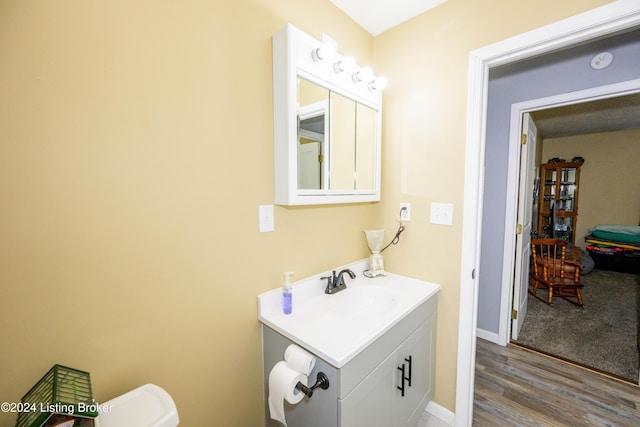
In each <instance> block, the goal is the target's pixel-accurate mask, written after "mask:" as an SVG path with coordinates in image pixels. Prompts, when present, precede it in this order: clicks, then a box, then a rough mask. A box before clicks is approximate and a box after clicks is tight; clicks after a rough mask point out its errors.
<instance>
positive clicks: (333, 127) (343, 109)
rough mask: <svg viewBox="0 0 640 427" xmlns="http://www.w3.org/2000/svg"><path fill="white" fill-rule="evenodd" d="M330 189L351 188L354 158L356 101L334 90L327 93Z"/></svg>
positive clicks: (353, 184)
mask: <svg viewBox="0 0 640 427" xmlns="http://www.w3.org/2000/svg"><path fill="white" fill-rule="evenodd" d="M329 97H330V100H331V102H330V103H329V111H330V120H329V129H330V132H331V137H330V140H331V143H330V144H329V151H330V157H329V168H330V170H331V175H330V176H331V177H330V189H331V190H353V189H354V188H355V183H354V178H355V176H354V167H355V159H356V120H355V119H356V103H355V101H354V100H352V99H349V98H347V97H345V96H342V95H340V94H338V93H336V92H331V94H330V95H329Z"/></svg>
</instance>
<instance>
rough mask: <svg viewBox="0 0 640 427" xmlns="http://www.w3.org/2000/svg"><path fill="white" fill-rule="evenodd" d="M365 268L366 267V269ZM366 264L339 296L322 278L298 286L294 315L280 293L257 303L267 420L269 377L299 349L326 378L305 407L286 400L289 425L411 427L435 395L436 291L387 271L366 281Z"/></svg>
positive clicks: (273, 423) (434, 287)
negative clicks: (325, 383)
mask: <svg viewBox="0 0 640 427" xmlns="http://www.w3.org/2000/svg"><path fill="white" fill-rule="evenodd" d="M363 264H364V265H363ZM364 266H366V262H364V263H359V264H355V265H352V266H349V267H348V268H350V269H352V270H353V271H354V272H356V274H357V278H356V279H354V280H351V281H348V283H347V289H346V290H344V291H341V292H339V293H337V294H335V295H327V294H325V293H324V285H323V283H324V282H322V281H321V280H320V276H323V275H327V273H324V274H323V275H318V276H314V277H312V278H309V279H305V280H303V281H301V282H298V283H296V284H295V285H294V286H293V293H294V304H293V313H292V314H291V315H285V314H283V313H282V309H281V307H280V304H279V299H278V297H279V296H280V294H281V292H280V290H275V291H272V292H267V293H265V294H262V295H260V297H259V318H260V321H261V322H262V332H263V363H264V393H265V420H266V424H265V425H266V426H268V427H280V426H281V424H280V423H279V422H276V421H274V420H272V419H271V417H270V414H269V407H268V404H267V400H268V393H269V384H268V381H269V373H270V371H271V369H272V368H273V366H274V365H275V364H276V363H277V362H279V361H281V360H283V355H284V351H285V349H286V348H287V347H288V346H289V345H290V344H296V345H298V346H299V347H302V348H303V349H305V350H307V351H308V352H309V353H311V354H313V355H315V356H316V358H317V359H316V364H315V367H314V369H313V371H312V372H311V374H310V375H309V386H311V385H312V384H313V382H314V381H315V379H316V374H317V373H318V372H323V373H324V374H326V376H327V378H328V379H329V384H330V386H329V388H328V389H327V390H322V389H316V390H315V391H314V393H313V396H312V397H310V398H308V397H305V398H304V399H303V400H302V401H301V402H300V403H298V404H296V405H290V404H288V403H286V402H285V415H286V419H287V424H288V426H289V427H332V426H336V427H358V426H362V427H364V426H366V427H375V426H380V427H389V426H403V427H404V426H412V427H414V426H415V425H416V423H417V421H418V419H420V417H421V416H422V414H423V413H424V410H425V408H426V405H427V403H428V401H429V400H430V399H431V398H432V396H433V386H434V360H435V327H436V304H437V297H436V295H437V292H438V291H439V289H440V287H439V286H438V285H435V284H433V283H428V282H424V281H421V280H416V279H411V278H407V277H404V276H399V275H395V274H390V273H387V274H386V276H384V277H382V276H381V277H377V278H366V277H364V276H362V270H363V269H364V268H363V267H364Z"/></svg>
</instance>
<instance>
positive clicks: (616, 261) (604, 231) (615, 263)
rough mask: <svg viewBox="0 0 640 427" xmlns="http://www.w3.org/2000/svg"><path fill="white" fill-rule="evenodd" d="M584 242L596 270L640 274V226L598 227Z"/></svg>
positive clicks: (590, 232) (591, 231) (611, 225)
mask: <svg viewBox="0 0 640 427" xmlns="http://www.w3.org/2000/svg"><path fill="white" fill-rule="evenodd" d="M584 240H585V242H586V249H587V252H589V255H590V256H591V258H593V260H594V261H595V264H596V265H595V268H597V269H600V270H609V271H618V272H621V273H632V274H640V225H617V224H603V225H597V226H595V227H593V228H591V229H590V230H589V235H588V236H586V237H585V238H584Z"/></svg>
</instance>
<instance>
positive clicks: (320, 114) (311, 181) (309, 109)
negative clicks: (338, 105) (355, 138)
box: [297, 78, 329, 190]
mask: <svg viewBox="0 0 640 427" xmlns="http://www.w3.org/2000/svg"><path fill="white" fill-rule="evenodd" d="M297 105H298V106H299V109H298V117H297V122H298V144H297V155H298V157H297V160H298V167H297V170H298V173H297V175H298V180H297V181H298V186H297V188H298V189H300V190H322V189H326V188H328V178H329V177H328V174H327V172H326V167H327V164H326V162H325V161H324V159H325V158H326V157H327V156H326V150H327V146H328V142H329V140H328V137H327V135H326V130H327V129H328V128H329V124H328V123H329V90H328V89H326V88H323V87H321V86H318V85H316V84H314V83H312V82H310V81H308V80H305V79H303V78H298V91H297Z"/></svg>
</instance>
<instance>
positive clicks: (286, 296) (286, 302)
mask: <svg viewBox="0 0 640 427" xmlns="http://www.w3.org/2000/svg"><path fill="white" fill-rule="evenodd" d="M292 274H293V272H292V271H287V272H286V273H284V284H283V285H282V311H283V312H284V314H291V312H292V311H293V299H292V297H291V282H290V281H289V277H290V276H291V275H292Z"/></svg>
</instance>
